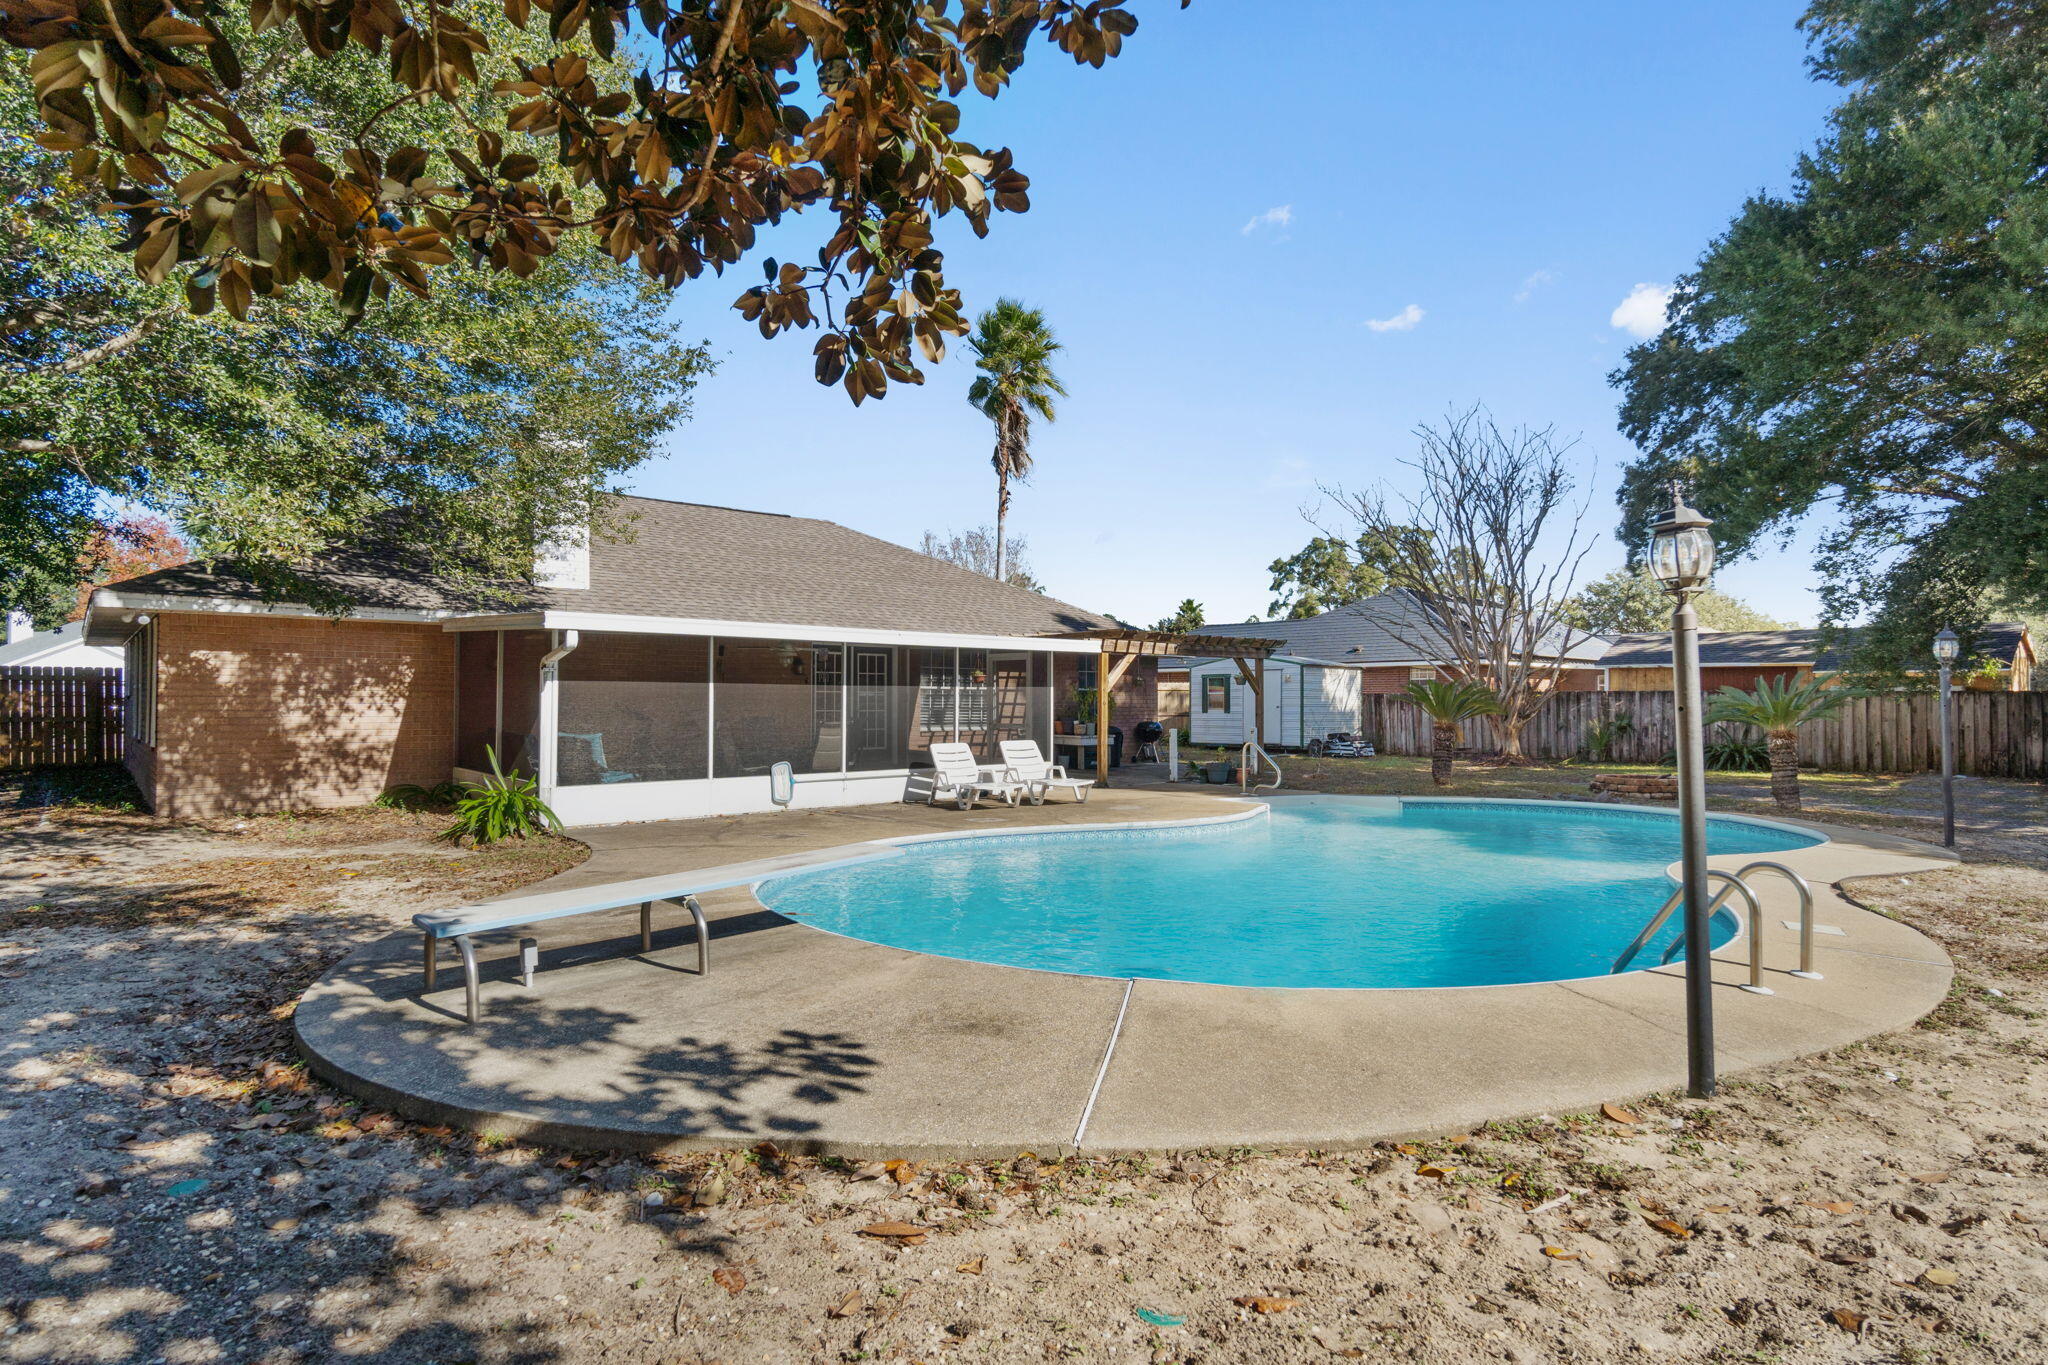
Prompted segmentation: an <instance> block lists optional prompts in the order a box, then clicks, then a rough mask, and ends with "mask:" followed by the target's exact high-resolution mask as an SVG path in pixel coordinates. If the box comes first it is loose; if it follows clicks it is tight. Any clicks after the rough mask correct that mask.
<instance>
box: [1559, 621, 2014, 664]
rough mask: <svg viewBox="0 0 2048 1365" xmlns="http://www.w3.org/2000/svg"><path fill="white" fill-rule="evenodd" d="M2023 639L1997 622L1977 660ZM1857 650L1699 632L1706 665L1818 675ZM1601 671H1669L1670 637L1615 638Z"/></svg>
mask: <svg viewBox="0 0 2048 1365" xmlns="http://www.w3.org/2000/svg"><path fill="white" fill-rule="evenodd" d="M2025 635H2026V627H2025V626H2024V625H2021V624H2020V623H2019V622H2017V621H1996V622H1993V623H1992V624H1990V625H1987V626H1985V627H1984V628H1983V629H1982V630H1980V631H1978V632H1977V638H1976V640H1975V642H1974V643H1975V653H1976V656H1977V657H1987V656H1988V657H1990V658H1994V659H2002V660H2010V659H2011V658H2012V656H2013V654H2014V652H2015V651H2017V650H2018V649H2019V647H2020V642H2021V640H2022V639H2023V638H2024V637H2025ZM1855 647H1856V632H1855V630H1854V629H1843V630H1835V631H1820V630H1703V631H1701V632H1700V663H1701V664H1702V665H1704V666H1706V667H1709V668H1714V667H1727V666H1740V665H1744V664H1755V665H1759V666H1764V667H1768V666H1772V665H1781V666H1794V665H1801V664H1811V665H1812V666H1813V667H1815V668H1817V669H1820V670H1822V671H1827V670H1829V669H1836V668H1840V667H1842V664H1843V661H1844V660H1845V659H1846V658H1847V656H1848V654H1849V651H1851V650H1852V649H1854V648H1855ZM1600 666H1601V667H1602V668H1669V667H1671V636H1670V635H1668V634H1666V633H1664V632H1662V631H1653V632H1648V633H1644V634H1637V635H1617V636H1615V637H1614V644H1613V646H1612V647H1611V648H1610V649H1609V650H1608V651H1607V653H1606V654H1604V655H1603V656H1601V659H1600Z"/></svg>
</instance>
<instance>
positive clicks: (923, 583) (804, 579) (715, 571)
mask: <svg viewBox="0 0 2048 1365" xmlns="http://www.w3.org/2000/svg"><path fill="white" fill-rule="evenodd" d="M621 501H622V503H623V508H622V509H621V510H623V511H624V513H625V514H626V516H627V518H628V530H627V531H626V532H625V534H624V535H623V536H622V537H621V539H619V540H618V541H605V540H601V539H595V538H593V540H592V542H591V545H590V586H589V587H588V588H535V587H532V586H530V585H526V584H518V585H512V586H510V587H501V588H499V589H498V590H497V593H496V595H494V594H492V593H490V592H482V593H479V592H474V591H470V590H467V589H464V588H462V587H459V586H456V585H453V584H451V583H449V582H447V581H444V580H441V579H436V578H433V577H431V576H429V575H424V574H421V573H418V572H417V571H415V570H413V569H411V568H409V567H407V565H406V564H405V563H404V562H403V560H402V557H401V556H400V555H399V554H398V553H397V552H395V551H393V550H390V549H387V548H381V547H377V546H359V547H350V548H344V549H339V550H336V551H334V552H332V553H329V554H325V555H321V556H319V557H318V558H317V559H316V560H315V561H314V562H312V563H310V564H308V565H305V566H303V567H302V568H301V569H300V572H301V573H302V574H304V575H305V576H306V577H307V578H309V579H311V580H313V581H314V582H317V583H321V584H324V585H327V586H330V587H332V588H334V589H337V590H339V591H341V592H343V593H345V594H347V595H348V596H349V597H350V598H351V599H352V600H354V601H356V602H358V603H360V604H361V605H363V606H365V607H373V608H383V609H387V610H388V609H398V610H421V611H432V612H449V613H456V614H465V613H477V612H503V611H533V610H540V609H552V610H560V611H575V612H593V613H601V614H607V615H621V616H650V617H677V618H683V619H689V620H713V621H750V622H759V623H769V624H772V623H778V622H788V623H792V624H800V625H812V626H830V627H836V628H844V629H878V630H905V631H925V632H933V633H948V634H982V635H1018V636H1023V635H1049V634H1061V633H1065V632H1068V631H1076V630H1090V629H1099V628H1103V627H1108V626H1114V625H1115V624H1116V622H1115V621H1113V620H1111V619H1110V618H1109V617H1107V616H1103V615H1100V614H1099V613H1096V612H1092V611H1088V610H1087V609H1085V608H1082V607H1077V606H1074V605H1072V604H1070V603H1067V602H1061V601H1057V600H1055V599H1053V598H1050V597H1044V596H1041V595H1040V594H1038V593H1034V592H1030V591H1028V590H1026V589H1024V588H1018V587H1013V586H1011V585H1010V584H1007V583H1000V582H997V581H996V580H995V579H993V578H989V577H987V576H985V575H982V574H978V573H974V572H972V571H971V570H967V569H962V568H959V567H957V566H955V565H952V564H948V563H946V562H944V561H943V560H938V559H934V558H932V557H931V556H929V555H925V554H920V553H918V552H917V551H915V550H911V549H908V548H906V547H904V546H901V545H895V544H892V543H890V542H889V541H886V540H878V539H876V538H875V537H874V536H869V535H863V534H861V533H860V532H859V531H853V530H849V529H848V528H846V527H844V526H841V525H839V524H838V523H836V522H830V521H819V520H816V519H813V518H810V517H790V516H781V515H778V514H776V513H772V512H745V511H740V510H737V509H735V508H730V507H711V506H707V505H704V504H701V503H688V502H666V501H663V500H661V499H657V498H636V497H628V498H623V499H622V500H621ZM110 586H111V587H112V588H113V589H114V590H116V591H117V592H119V593H123V594H164V595H168V596H173V597H191V598H202V599H203V598H224V599H228V600H245V601H252V602H254V601H260V600H262V596H263V594H262V593H261V591H260V590H259V589H258V588H257V586H256V584H255V583H254V582H253V581H252V580H251V579H250V578H249V577H248V576H247V575H246V574H243V573H241V572H238V571H237V570H236V568H235V567H234V566H233V565H231V564H219V565H214V566H210V567H209V566H204V565H200V564H185V565H180V566H179V567H177V568H174V569H162V570H159V571H157V572H155V573H149V574H144V575H142V576H141V577H139V578H131V579H129V580H127V581H126V582H123V583H116V584H112V585H110ZM196 605H198V604H197V603H195V606H196Z"/></svg>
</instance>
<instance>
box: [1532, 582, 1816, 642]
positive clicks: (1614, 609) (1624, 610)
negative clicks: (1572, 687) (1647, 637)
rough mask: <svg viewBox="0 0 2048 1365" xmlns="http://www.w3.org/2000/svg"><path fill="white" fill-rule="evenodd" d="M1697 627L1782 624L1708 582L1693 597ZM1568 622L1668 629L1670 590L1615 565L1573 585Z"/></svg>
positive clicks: (1604, 630)
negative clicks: (1575, 593) (1583, 583)
mask: <svg viewBox="0 0 2048 1365" xmlns="http://www.w3.org/2000/svg"><path fill="white" fill-rule="evenodd" d="M1693 607H1694V609H1695V610H1696V611H1697V612H1698V613H1699V618H1700V628H1701V629H1702V630H1784V629H1786V623H1785V622H1783V621H1778V620H1773V619H1772V618H1771V617H1768V616H1766V615H1764V614H1763V613H1762V612H1760V611H1758V610H1757V609H1756V608H1754V607H1752V606H1750V605H1749V604H1748V603H1746V602H1744V601H1742V600H1741V599H1740V598H1735V597H1730V596H1729V595H1728V594H1727V593H1725V592H1722V591H1720V590H1719V589H1716V588H1708V589H1706V590H1705V591H1703V592H1700V593H1698V594H1696V595H1695V596H1694V597H1693ZM1570 620H1571V623H1572V624H1573V625H1575V626H1577V627H1578V628H1579V629H1581V630H1586V631H1591V632H1592V633H1593V634H1595V635H1628V634H1634V633H1638V632H1642V631H1652V630H1668V629H1669V628H1670V626H1671V594H1670V593H1668V592H1666V591H1664V585H1663V584H1662V583H1659V582H1658V581H1657V579H1656V576H1655V575H1654V574H1652V573H1650V572H1649V571H1648V570H1647V569H1616V570H1615V571H1614V572H1612V573H1610V574H1606V575H1604V576H1603V577H1600V578H1596V579H1594V580H1593V581H1592V582H1591V583H1588V584H1587V585H1586V586H1585V587H1584V588H1581V589H1580V590H1579V594H1578V596H1577V597H1575V598H1573V599H1572V603H1571V607H1570Z"/></svg>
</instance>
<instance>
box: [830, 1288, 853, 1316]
mask: <svg viewBox="0 0 2048 1365" xmlns="http://www.w3.org/2000/svg"><path fill="white" fill-rule="evenodd" d="M859 1309H860V1291H859V1290H858V1289H849V1290H847V1291H846V1297H845V1298H843V1299H841V1300H840V1301H839V1306H838V1307H837V1308H828V1309H826V1310H825V1316H826V1317H828V1318H845V1317H851V1316H853V1314H854V1313H855V1312H857V1311H859Z"/></svg>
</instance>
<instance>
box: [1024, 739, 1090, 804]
mask: <svg viewBox="0 0 2048 1365" xmlns="http://www.w3.org/2000/svg"><path fill="white" fill-rule="evenodd" d="M1003 762H1005V763H1007V764H1009V765H1010V772H1011V774H1012V775H1014V776H1015V777H1016V778H1017V779H1018V780H1019V781H1021V782H1022V783H1024V785H1025V786H1026V787H1027V788H1028V789H1029V791H1030V796H1031V804H1032V805H1034V806H1042V805H1044V804H1045V798H1046V795H1047V793H1048V792H1050V791H1051V789H1052V788H1054V787H1058V788H1059V789H1060V790H1062V791H1070V792H1072V793H1073V794H1074V799H1075V800H1076V801H1079V802H1084V803H1085V802H1086V801H1087V800H1088V792H1089V789H1090V788H1092V787H1093V786H1094V785H1095V779H1094V778H1092V777H1069V776H1067V770H1066V769H1065V768H1064V767H1063V766H1061V765H1060V764H1057V763H1048V762H1047V761H1046V758H1045V754H1044V752H1043V751H1042V750H1040V749H1039V747H1038V741H1037V740H1032V739H1006V740H1004V741H1003Z"/></svg>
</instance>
